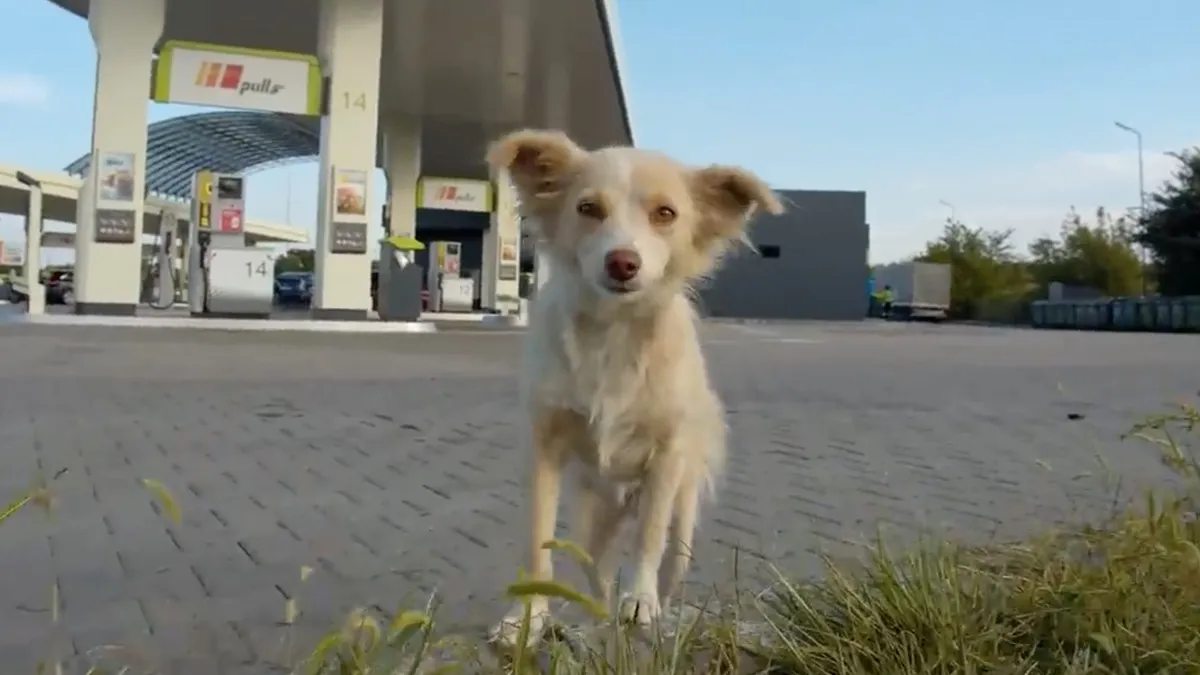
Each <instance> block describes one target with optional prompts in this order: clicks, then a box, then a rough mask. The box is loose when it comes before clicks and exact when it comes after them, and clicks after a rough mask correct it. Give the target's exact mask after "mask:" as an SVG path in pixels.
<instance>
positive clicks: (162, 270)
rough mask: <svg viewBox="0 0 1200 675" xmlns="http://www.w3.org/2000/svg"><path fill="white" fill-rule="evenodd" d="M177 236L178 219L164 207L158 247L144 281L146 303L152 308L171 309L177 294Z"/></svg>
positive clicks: (178, 284)
mask: <svg viewBox="0 0 1200 675" xmlns="http://www.w3.org/2000/svg"><path fill="white" fill-rule="evenodd" d="M178 236H179V220H178V218H177V217H176V216H175V213H174V211H171V210H168V209H164V210H163V212H162V216H161V220H160V222H159V226H158V248H157V249H156V250H155V252H154V262H153V264H151V265H150V267H149V269H148V270H147V279H146V281H145V283H144V288H145V290H146V295H147V296H148V297H147V298H146V302H147V304H149V305H150V306H151V307H153V308H154V309H171V308H172V307H174V306H175V300H176V298H177V297H178V295H179V287H180V282H179V270H178V269H176V267H175V264H176V261H177V260H179V257H178V255H177V254H176V253H175V240H176V239H177V238H178Z"/></svg>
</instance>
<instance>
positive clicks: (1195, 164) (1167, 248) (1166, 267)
mask: <svg viewBox="0 0 1200 675" xmlns="http://www.w3.org/2000/svg"><path fill="white" fill-rule="evenodd" d="M1173 156H1174V157H1175V158H1176V159H1178V160H1179V166H1178V167H1177V168H1176V170H1175V174H1174V175H1173V176H1172V178H1171V179H1170V180H1168V181H1167V182H1166V183H1165V184H1164V185H1163V186H1162V188H1160V189H1159V191H1158V192H1156V193H1154V194H1152V195H1150V199H1149V202H1150V203H1149V204H1148V205H1147V208H1146V213H1144V214H1142V219H1141V231H1140V232H1139V234H1138V237H1137V239H1138V242H1139V243H1141V244H1142V245H1143V246H1145V247H1146V248H1147V249H1149V251H1150V252H1151V254H1152V257H1153V262H1154V275H1155V278H1156V279H1157V281H1158V289H1159V292H1161V293H1163V294H1164V295H1200V148H1193V149H1191V150H1185V151H1183V152H1181V153H1174V154H1173Z"/></svg>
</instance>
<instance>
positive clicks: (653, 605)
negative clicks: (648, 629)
mask: <svg viewBox="0 0 1200 675" xmlns="http://www.w3.org/2000/svg"><path fill="white" fill-rule="evenodd" d="M661 614H662V605H661V604H660V603H659V601H658V596H657V595H655V594H654V593H631V594H629V595H626V596H625V597H623V598H621V620H622V621H624V622H626V623H635V624H637V625H639V626H648V625H650V624H651V623H652V622H654V621H657V620H658V617H659V616H660V615H661Z"/></svg>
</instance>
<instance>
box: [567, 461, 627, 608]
mask: <svg viewBox="0 0 1200 675" xmlns="http://www.w3.org/2000/svg"><path fill="white" fill-rule="evenodd" d="M621 496H622V495H621V494H619V492H618V491H617V490H616V489H614V488H613V487H612V486H611V485H607V484H604V481H603V480H602V479H600V478H596V477H588V478H585V479H584V481H583V483H582V485H580V491H579V516H578V523H577V524H576V536H577V537H578V540H577V543H580V544H582V545H583V546H585V547H586V550H587V552H588V555H590V556H592V566H591V567H589V568H588V569H586V570H585V573H586V574H587V579H588V585H589V586H590V587H591V591H592V595H593V596H595V598H596V599H597V600H599V601H600V602H602V603H603V604H604V607H605V608H610V604H611V601H612V586H613V577H614V576H615V575H616V571H615V570H614V563H615V560H614V559H613V557H614V556H613V553H614V551H613V548H612V544H613V539H614V538H615V537H616V535H617V531H618V529H619V528H620V526H621V517H622V516H623V515H624V511H623V508H622V507H623V504H622V502H621Z"/></svg>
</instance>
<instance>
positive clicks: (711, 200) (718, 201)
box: [692, 166, 783, 246]
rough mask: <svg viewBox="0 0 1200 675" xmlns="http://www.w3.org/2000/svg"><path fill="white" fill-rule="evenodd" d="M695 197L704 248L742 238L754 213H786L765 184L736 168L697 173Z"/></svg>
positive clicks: (699, 237) (698, 236)
mask: <svg viewBox="0 0 1200 675" xmlns="http://www.w3.org/2000/svg"><path fill="white" fill-rule="evenodd" d="M692 194H693V198H694V199H695V200H696V206H697V209H698V211H699V213H700V222H699V223H698V225H697V230H696V240H697V243H698V244H700V245H701V246H708V245H710V244H713V243H715V242H718V241H723V240H724V241H730V240H734V239H738V238H740V237H742V236H743V231H744V229H745V226H746V223H747V221H749V220H750V216H752V215H753V214H754V211H755V209H762V210H763V211H766V212H767V213H770V214H772V215H779V214H781V213H783V204H781V203H779V198H778V197H776V196H775V193H774V192H773V191H772V190H771V187H770V186H769V185H767V184H766V182H764V181H763V180H762V179H761V178H759V177H758V176H756V175H754V174H753V173H751V172H749V171H746V170H745V169H741V168H738V167H734V166H709V167H706V168H703V169H699V170H697V171H694V172H693V173H692Z"/></svg>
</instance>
